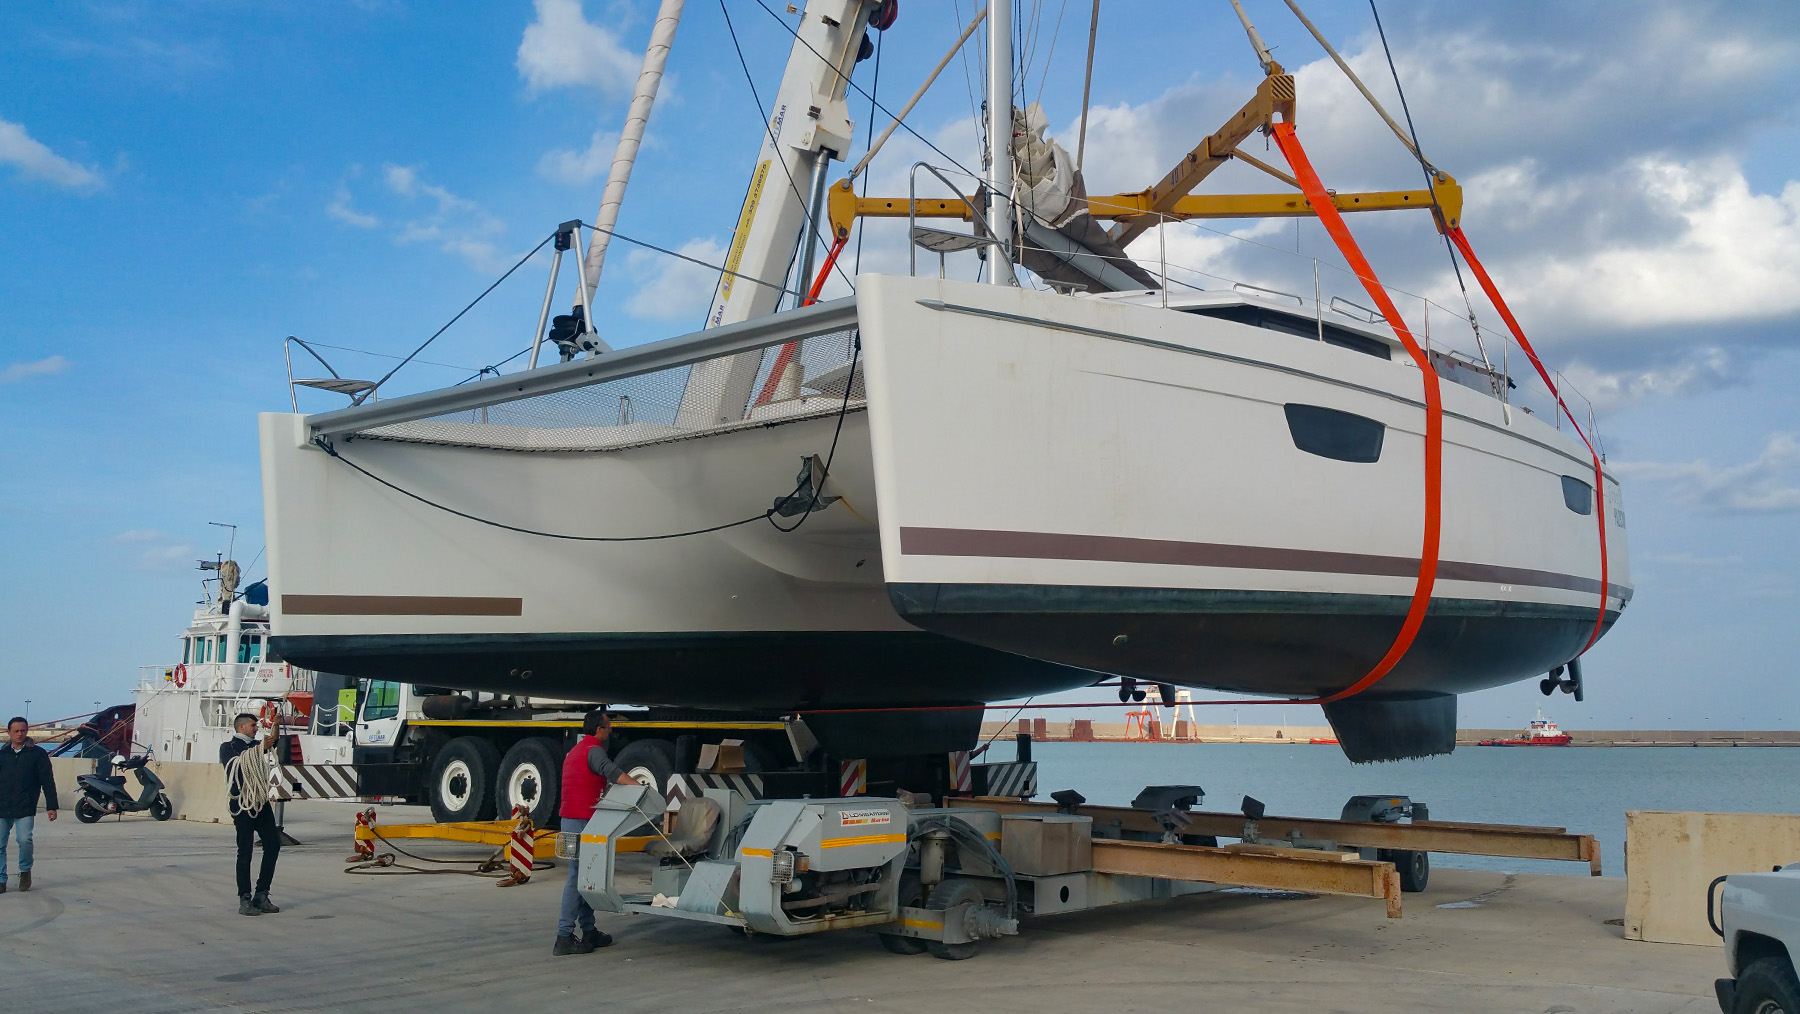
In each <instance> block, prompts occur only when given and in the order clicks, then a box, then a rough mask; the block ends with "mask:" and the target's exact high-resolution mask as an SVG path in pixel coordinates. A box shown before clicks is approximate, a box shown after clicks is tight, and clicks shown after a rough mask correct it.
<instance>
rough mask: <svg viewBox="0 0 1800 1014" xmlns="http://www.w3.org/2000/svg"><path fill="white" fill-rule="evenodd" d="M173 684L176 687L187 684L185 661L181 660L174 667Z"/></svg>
mask: <svg viewBox="0 0 1800 1014" xmlns="http://www.w3.org/2000/svg"><path fill="white" fill-rule="evenodd" d="M175 686H176V687H177V688H182V687H186V686H187V663H186V662H182V663H181V664H179V665H177V666H176V667H175Z"/></svg>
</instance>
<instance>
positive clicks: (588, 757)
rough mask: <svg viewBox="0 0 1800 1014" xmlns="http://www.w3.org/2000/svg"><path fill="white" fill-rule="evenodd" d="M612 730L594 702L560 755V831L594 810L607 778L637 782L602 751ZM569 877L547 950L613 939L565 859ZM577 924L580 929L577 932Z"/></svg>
mask: <svg viewBox="0 0 1800 1014" xmlns="http://www.w3.org/2000/svg"><path fill="white" fill-rule="evenodd" d="M611 734H612V719H610V718H608V717H607V715H606V709H605V708H595V709H594V710H592V711H590V712H588V713H587V715H586V717H584V718H583V719H582V720H581V738H580V739H578V740H576V741H575V746H574V747H573V748H572V749H570V750H569V754H568V756H566V757H564V758H563V766H562V806H561V808H560V809H559V810H558V811H557V812H558V814H559V815H560V816H561V817H562V831H563V833H564V834H573V835H576V836H577V837H579V836H580V834H581V829H582V828H584V827H586V826H587V822H588V821H589V820H590V819H591V818H592V817H593V816H594V806H595V805H596V804H598V803H599V802H600V797H601V796H602V795H605V793H606V785H607V782H609V781H612V782H618V783H619V784H621V785H636V784H637V780H636V779H634V778H632V777H631V776H630V775H628V774H626V773H625V770H624V769H623V768H621V767H619V765H618V764H617V763H615V762H614V761H613V759H612V758H610V757H608V756H607V755H606V740H607V737H608V736H610V735H611ZM568 862H569V878H568V879H567V880H566V881H564V882H563V892H562V908H561V910H560V911H559V912H558V913H557V918H556V946H555V947H553V948H552V949H551V952H550V953H552V954H587V953H590V952H592V951H593V950H595V949H596V948H600V947H605V946H606V945H608V944H610V943H612V942H613V941H612V936H611V935H610V934H606V933H602V932H600V930H599V928H598V927H596V926H595V925H594V909H593V906H591V905H589V904H588V903H587V899H586V898H583V897H582V896H581V864H580V862H579V861H578V860H575V859H570V860H569V861H568ZM577 928H579V929H580V930H581V935H580V936H576V935H575V930H576V929H577Z"/></svg>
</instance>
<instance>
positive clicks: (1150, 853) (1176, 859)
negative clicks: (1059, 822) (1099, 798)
mask: <svg viewBox="0 0 1800 1014" xmlns="http://www.w3.org/2000/svg"><path fill="white" fill-rule="evenodd" d="M1094 872H1095V873H1111V874H1118V875H1124V876H1132V877H1162V878H1164V879H1167V880H1193V881H1204V882H1206V883H1213V884H1231V885H1233V886H1237V887H1260V888H1265V889H1268V890H1275V891H1300V892H1303V893H1306V894H1340V895H1346V896H1349V897H1352V898H1379V899H1381V900H1382V901H1385V902H1387V917H1388V918H1389V919H1398V918H1400V874H1399V873H1398V872H1397V871H1395V869H1394V864H1393V863H1375V862H1367V861H1365V860H1362V859H1341V858H1336V857H1332V858H1326V857H1324V856H1323V855H1321V856H1319V857H1318V858H1314V857H1313V856H1309V855H1305V854H1303V853H1297V852H1296V853H1293V854H1267V853H1263V852H1237V851H1232V850H1230V849H1214V848H1206V847H1204V846H1199V845H1162V844H1158V843H1155V842H1137V841H1101V840H1099V839H1095V841H1094Z"/></svg>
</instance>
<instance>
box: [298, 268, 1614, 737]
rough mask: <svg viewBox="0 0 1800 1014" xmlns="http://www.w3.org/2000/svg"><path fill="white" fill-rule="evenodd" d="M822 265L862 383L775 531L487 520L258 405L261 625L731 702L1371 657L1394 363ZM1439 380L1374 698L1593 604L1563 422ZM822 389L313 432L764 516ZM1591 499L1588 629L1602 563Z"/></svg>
mask: <svg viewBox="0 0 1800 1014" xmlns="http://www.w3.org/2000/svg"><path fill="white" fill-rule="evenodd" d="M858 281H859V295H858V297H857V312H858V318H859V322H860V327H861V334H862V342H863V348H864V357H863V367H862V368H863V369H866V373H867V379H866V390H867V403H866V407H865V406H863V405H862V404H861V403H857V404H853V405H851V406H850V407H849V410H848V411H846V412H845V413H844V415H843V420H842V432H841V435H839V436H838V438H837V449H836V453H835V457H834V458H833V461H832V467H831V472H830V479H829V482H828V483H827V485H826V488H825V490H824V493H826V494H827V495H835V496H841V497H843V498H844V500H843V501H841V502H839V503H837V504H834V505H833V506H831V507H829V508H828V509H826V510H823V511H820V512H817V513H815V514H813V515H811V516H810V517H808V518H807V519H806V523H805V525H804V526H803V527H801V528H800V529H799V530H798V531H795V532H792V533H783V532H780V531H777V530H776V529H775V528H774V527H773V526H772V525H771V524H770V523H769V522H767V521H761V520H758V521H756V522H754V523H752V524H747V525H742V526H739V527H735V528H730V529H726V530H724V531H720V532H715V533H711V534H705V535H695V536H689V537H684V538H674V539H667V540H661V541H654V542H628V543H598V542H579V541H567V540H558V539H551V538H545V537H542V536H541V535H536V534H525V533H522V532H518V531H509V530H505V529H502V528H498V527H494V526H492V525H488V524H482V523H478V522H476V521H472V520H469V519H467V518H464V517H458V516H456V515H454V514H451V513H448V512H446V511H445V510H442V509H439V507H436V506H431V505H428V504H427V503H424V502H421V501H420V500H419V499H415V498H413V497H409V496H407V495H405V494H403V493H400V492H396V491H395V490H394V489H391V488H388V487H386V486H383V485H380V484H378V483H377V482H375V481H373V480H371V479H370V478H369V477H368V476H367V475H364V474H361V473H359V472H357V471H355V470H353V469H351V468H349V467H346V466H345V464H344V463H343V462H340V461H335V460H333V459H332V457H331V456H329V455H327V454H326V453H324V452H323V451H321V450H319V449H318V448H317V447H314V446H312V445H311V443H310V436H311V431H310V428H309V426H308V423H307V421H306V419H305V418H303V417H299V416H288V415H265V416H264V417H263V419H262V453H263V463H264V503H265V512H266V524H267V531H268V538H269V556H270V576H271V583H272V585H273V586H274V587H276V588H279V589H281V590H282V594H281V595H280V596H278V598H277V601H275V602H274V603H272V608H273V616H274V629H275V632H276V648H277V650H278V651H280V652H281V654H282V655H283V657H286V658H288V659H291V660H293V661H295V662H297V663H299V664H302V665H307V666H310V667H313V668H320V669H324V670H327V671H333V672H341V673H347V674H352V675H384V676H386V677H387V678H399V679H406V680H411V681H414V682H420V683H428V684H436V685H446V686H459V687H467V688H476V689H485V690H498V691H503V692H504V691H512V692H518V693H531V694H533V695H538V696H557V697H568V698H585V699H594V700H613V701H631V702H638V703H656V704H674V705H694V706H705V707H722V708H735V709H765V708H766V709H790V708H799V707H824V708H829V707H855V706H865V705H902V704H921V703H950V702H959V701H986V700H999V699H1007V698H1012V697H1017V696H1023V695H1026V694H1032V693H1043V692H1048V691H1052V690H1058V689H1065V688H1068V687H1072V686H1079V685H1083V684H1085V683H1088V682H1092V681H1093V680H1095V679H1096V678H1097V675H1096V671H1097V672H1102V673H1120V674H1124V675H1131V676H1136V677H1142V678H1147V679H1153V680H1158V681H1166V682H1170V683H1176V684H1181V685H1186V686H1196V687H1211V688H1218V689H1230V690H1240V691H1249V692H1257V693H1275V694H1317V693H1327V692H1330V691H1332V690H1336V689H1339V688H1342V687H1344V686H1347V685H1349V684H1350V683H1352V682H1354V681H1355V680H1357V679H1358V678H1359V677H1361V676H1362V675H1363V674H1364V673H1366V672H1367V671H1368V669H1369V668H1370V666H1372V665H1373V664H1374V663H1375V661H1376V660H1377V659H1378V658H1379V657H1380V656H1381V655H1382V654H1383V653H1384V652H1385V651H1386V650H1387V648H1388V646H1389V644H1390V643H1391V642H1392V640H1393V637H1394V633H1395V632H1396V631H1397V630H1398V628H1399V626H1400V622H1401V618H1402V616H1403V614H1404V612H1405V609H1406V605H1407V602H1408V600H1409V598H1410V596H1411V595H1412V592H1413V587H1414V581H1415V575H1416V573H1417V561H1418V558H1419V551H1420V538H1421V526H1422V517H1423V511H1422V485H1421V484H1422V471H1423V470H1422V464H1421V455H1422V448H1423V437H1422V430H1423V410H1422V409H1421V408H1420V407H1419V404H1418V403H1419V398H1420V378H1419V374H1418V372H1417V371H1416V370H1415V369H1413V368H1412V367H1411V366H1410V365H1403V364H1402V363H1400V362H1387V361H1384V360H1381V359H1378V358H1375V357H1372V356H1368V355H1363V354H1360V353H1356V352H1351V351H1346V350H1344V349H1340V348H1337V347H1334V346H1329V345H1325V344H1323V343H1318V342H1311V341H1306V340H1301V339H1296V338H1294V337H1292V336H1289V335H1283V334H1277V333H1274V332H1270V331H1264V330H1260V329H1258V328H1254V327H1250V326H1247V325H1242V324H1236V323H1232V322H1228V321H1221V320H1216V319H1212V318H1206V317H1196V316H1192V315H1188V314H1182V313H1177V312H1172V311H1168V310H1162V309H1160V308H1154V307H1143V306H1132V305H1125V304H1120V303H1114V302H1106V301H1099V300H1087V299H1071V298H1068V297H1063V296H1056V295H1052V294H1049V293H1042V292H1033V291H1028V290H1021V289H1007V288H1001V287H993V286H973V285H967V284H960V283H951V282H942V281H937V280H926V279H910V278H899V277H888V276H864V277H862V278H860V279H859V280H858ZM840 389H841V388H840ZM812 400H813V402H814V403H818V402H820V399H818V398H817V397H815V398H814V399H812ZM1444 400H1445V406H1446V412H1447V417H1446V424H1445V439H1446V446H1445V453H1444V511H1443V517H1444V523H1443V540H1442V554H1441V556H1442V559H1443V561H1444V563H1443V565H1442V566H1441V567H1440V569H1439V574H1438V584H1437V586H1436V589H1435V592H1434V599H1433V603H1432V608H1431V611H1430V613H1429V616H1428V619H1427V621H1426V625H1425V628H1424V630H1423V631H1422V632H1421V634H1420V637H1419V639H1418V643H1417V644H1416V646H1415V647H1414V648H1413V650H1412V651H1411V652H1409V653H1408V655H1407V657H1406V658H1405V659H1404V660H1403V661H1402V662H1401V664H1400V665H1399V666H1398V667H1397V668H1396V669H1395V670H1394V672H1393V673H1392V674H1391V675H1390V676H1389V677H1388V678H1387V679H1386V680H1384V681H1383V683H1382V684H1381V689H1382V690H1383V691H1390V690H1402V691H1426V692H1444V693H1459V692H1463V691H1467V690H1473V689H1478V688H1480V687H1485V686H1493V685H1497V684H1500V683H1505V682H1508V681H1512V680H1517V679H1522V678H1526V677H1531V676H1535V675H1538V674H1541V673H1543V672H1544V671H1546V670H1547V669H1549V668H1551V667H1552V666H1555V665H1557V664H1559V663H1561V662H1564V661H1567V660H1568V659H1569V658H1572V657H1573V656H1575V655H1576V654H1577V653H1579V652H1580V651H1581V650H1582V648H1583V647H1584V645H1585V644H1586V642H1587V640H1588V637H1589V635H1590V634H1591V633H1592V631H1593V627H1594V620H1595V617H1596V614H1597V611H1598V610H1599V609H1600V607H1601V595H1600V583H1599V582H1600V556H1599V552H1598V547H1597V538H1596V530H1595V519H1594V518H1593V517H1592V515H1591V514H1590V515H1586V516H1584V515H1580V514H1577V513H1575V512H1574V511H1573V510H1571V509H1570V508H1568V507H1567V506H1565V504H1564V499H1563V494H1562V491H1561V478H1560V477H1561V476H1564V475H1568V476H1575V477H1582V476H1586V477H1587V478H1588V481H1590V482H1591V479H1592V470H1591V465H1588V464H1584V461H1585V459H1584V457H1583V454H1584V452H1582V451H1581V449H1580V445H1579V444H1578V443H1577V442H1575V441H1574V440H1572V439H1571V438H1568V437H1565V436H1563V435H1562V434H1560V433H1558V432H1557V431H1556V430H1554V429H1553V428H1551V427H1550V426H1548V425H1545V424H1544V423H1542V422H1540V421H1538V420H1536V419H1534V418H1531V417H1529V416H1527V415H1524V414H1514V415H1512V417H1511V418H1510V419H1508V418H1507V415H1506V412H1507V410H1506V409H1505V408H1504V406H1502V405H1501V404H1500V403H1499V402H1497V401H1495V400H1494V399H1492V398H1488V397H1485V396H1483V395H1481V394H1478V393H1476V392H1473V391H1469V390H1466V389H1463V388H1460V387H1456V386H1454V385H1450V384H1446V385H1445V389H1444ZM1289 404H1303V405H1311V406H1320V407H1324V408H1330V409H1336V410H1339V411H1343V412H1348V413H1352V414H1355V415H1358V416H1363V417H1365V418H1367V419H1373V420H1377V421H1379V422H1380V423H1382V424H1384V425H1385V427H1386V430H1385V432H1386V436H1385V439H1384V442H1383V443H1382V446H1381V449H1380V455H1379V458H1378V460H1376V461H1373V462H1370V463H1352V462H1345V461H1337V460H1331V459H1328V458H1324V457H1320V456H1318V455H1315V454H1309V453H1307V452H1305V451H1301V450H1299V449H1298V448H1297V447H1296V446H1295V443H1294V439H1293V437H1291V436H1290V431H1289V426H1288V424H1287V421H1286V418H1285V416H1284V409H1283V406H1284V405H1289ZM839 407H840V404H839V403H837V402H836V401H835V400H833V401H832V402H831V403H830V404H825V405H819V404H814V405H813V406H811V407H809V408H807V409H806V410H805V411H804V412H802V413H801V414H800V415H799V416H798V417H795V418H793V419H790V420H789V421H773V420H772V421H770V424H768V425H744V426H736V427H730V428H726V429H723V430H719V431H716V432H710V433H705V434H698V435H693V436H689V437H687V438H685V439H668V440H663V441H661V442H654V441H637V442H627V443H628V445H626V446H617V447H615V448H614V449H608V450H550V451H522V450H510V449H497V448H496V447H495V446H488V447H477V446H470V444H473V443H479V442H482V441H486V442H488V443H490V444H505V443H507V442H509V441H510V442H512V443H513V444H514V445H522V446H566V443H562V444H559V443H558V440H560V439H562V438H561V437H557V438H556V439H552V438H551V437H546V436H544V435H543V434H542V433H538V432H535V431H534V432H524V431H522V430H515V428H511V427H501V426H491V427H485V428H484V427H482V426H475V425H470V426H469V427H468V430H469V432H470V433H472V434H477V433H481V432H484V431H485V432H487V433H488V436H477V437H472V438H470V439H467V440H465V439H464V438H463V437H461V436H458V435H457V433H458V432H460V431H457V430H455V429H454V427H452V426H450V424H434V426H435V428H427V429H425V430H419V431H417V433H415V434H414V435H413V436H411V437H407V436H406V435H405V432H406V431H403V430H389V431H387V432H388V434H389V436H390V437H391V436H393V434H394V433H397V432H398V433H400V434H401V438H400V439H391V438H390V439H368V438H358V439H354V440H348V441H346V440H344V439H342V438H339V439H337V440H336V441H335V446H336V449H337V452H338V453H339V454H340V455H342V456H343V457H344V458H345V459H347V460H350V461H354V462H355V463H356V464H357V465H359V466H361V467H362V468H364V469H366V470H368V471H369V472H371V473H374V474H376V475H379V476H380V477H381V478H383V479H385V480H387V481H388V482H391V483H392V484H393V485H394V486H398V487H400V488H401V489H403V490H405V491H407V492H409V493H412V494H415V495H416V496H417V497H422V498H424V499H425V500H429V501H432V502H433V503H435V504H439V505H443V506H445V507H451V508H454V509H455V510H457V511H460V512H463V513H464V514H467V515H473V516H475V517H478V518H482V519H487V520H489V521H495V522H500V523H503V524H506V525H510V526H513V527H515V528H520V529H530V530H533V531H537V532H553V533H564V534H582V535H602V536H641V535H651V534H659V533H671V532H679V531H685V530H689V529H695V528H703V527H708V526H711V525H717V524H721V523H723V522H726V521H731V520H736V519H740V518H747V517H752V516H754V515H756V514H758V513H760V512H762V511H764V510H766V509H768V507H769V505H770V504H771V502H773V501H774V500H775V499H777V498H779V497H781V496H782V495H784V494H786V493H788V492H790V491H791V490H792V489H793V482H794V479H793V476H794V474H795V471H796V469H797V468H798V467H799V466H800V464H801V461H802V459H803V458H805V457H807V456H811V455H819V456H820V457H821V458H823V457H825V456H827V455H828V454H829V453H830V448H831V445H832V441H833V434H834V431H835V429H836V427H837V424H838V421H839V420H838V413H837V411H835V410H836V409H837V408H839ZM605 429H609V428H607V427H596V428H594V432H595V433H600V432H601V431H602V430H605ZM501 430H507V431H508V432H507V433H504V434H500V436H499V437H495V436H494V434H496V433H498V432H499V431H501ZM557 432H558V433H565V434H566V433H567V432H568V431H557ZM584 432H585V431H584ZM421 433H422V434H427V435H425V436H420V435H418V434H421ZM553 436H554V435H553ZM596 439H599V438H596ZM601 445H604V440H601V443H600V444H597V445H596V446H601ZM1605 492H1606V502H1607V504H1608V510H1607V513H1608V515H1609V516H1608V518H1607V524H1608V525H1609V528H1608V543H1609V547H1610V549H1611V553H1612V556H1611V565H1610V574H1609V585H1610V586H1611V588H1610V590H1609V595H1608V598H1607V601H1606V608H1607V614H1606V616H1607V618H1606V622H1607V623H1610V622H1611V620H1612V619H1613V618H1615V617H1616V615H1617V613H1618V610H1619V609H1621V608H1622V607H1623V604H1624V602H1625V601H1626V600H1628V598H1629V596H1630V580H1629V572H1628V568H1627V565H1626V554H1625V536H1624V531H1623V524H1622V517H1623V515H1622V514H1618V515H1616V516H1614V513H1613V505H1615V504H1617V502H1618V500H1617V488H1616V485H1615V484H1613V483H1612V481H1611V480H1610V478H1609V479H1608V485H1607V488H1606V491H1605ZM778 520H780V521H781V523H782V525H783V526H784V527H787V526H791V525H792V524H793V523H794V522H795V521H797V520H799V518H797V517H795V518H786V519H778Z"/></svg>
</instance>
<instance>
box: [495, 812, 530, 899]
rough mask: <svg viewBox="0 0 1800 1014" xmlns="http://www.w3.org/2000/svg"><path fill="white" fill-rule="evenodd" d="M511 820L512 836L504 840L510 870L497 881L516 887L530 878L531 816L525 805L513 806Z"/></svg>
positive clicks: (504, 885)
mask: <svg viewBox="0 0 1800 1014" xmlns="http://www.w3.org/2000/svg"><path fill="white" fill-rule="evenodd" d="M513 821H514V823H513V829H512V836H511V837H509V838H508V839H507V840H506V864H507V865H508V866H510V867H512V872H511V873H508V874H507V875H506V876H505V877H504V878H503V879H501V880H500V881H499V884H500V886H501V887H517V886H519V885H520V884H523V883H525V882H526V881H528V880H530V879H531V858H532V851H533V848H532V841H531V832H532V830H533V829H532V826H531V816H530V815H529V814H528V813H527V812H526V810H525V807H523V806H515V807H513Z"/></svg>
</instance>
